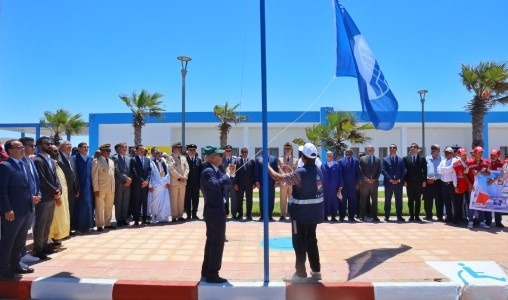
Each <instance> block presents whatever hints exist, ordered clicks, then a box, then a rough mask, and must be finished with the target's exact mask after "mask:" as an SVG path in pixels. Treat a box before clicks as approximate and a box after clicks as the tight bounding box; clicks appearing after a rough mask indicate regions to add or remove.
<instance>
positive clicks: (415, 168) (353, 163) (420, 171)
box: [321, 143, 504, 228]
mask: <svg viewBox="0 0 508 300" xmlns="http://www.w3.org/2000/svg"><path fill="white" fill-rule="evenodd" d="M374 151H375V149H374V146H372V145H369V146H368V147H367V153H365V154H363V155H361V157H360V158H359V159H358V158H354V157H352V154H353V151H352V150H351V149H347V150H346V151H345V157H344V158H341V159H339V160H338V161H335V160H334V157H333V153H332V152H328V153H327V154H326V161H325V162H323V164H322V166H321V170H322V172H323V178H324V181H323V186H324V202H325V220H328V217H331V221H345V216H346V208H347V212H348V221H349V222H357V217H358V219H360V220H361V221H364V222H379V221H380V219H379V218H378V215H377V213H378V188H379V178H380V175H381V174H383V185H384V189H385V203H384V220H385V221H387V222H388V221H390V215H391V208H392V205H391V202H392V197H394V198H395V212H396V220H397V222H405V221H406V219H405V218H404V217H402V206H403V205H402V196H403V187H406V192H407V199H408V208H409V221H410V222H422V219H421V218H420V211H421V202H422V196H423V203H424V213H425V217H424V219H425V220H427V221H435V219H433V208H434V207H435V211H436V215H437V221H442V222H447V223H455V224H456V225H466V226H467V227H468V228H473V226H475V225H477V226H479V227H481V228H490V226H491V223H492V213H490V212H483V211H475V210H472V209H469V204H470V198H471V197H470V194H471V192H472V191H473V189H474V188H473V184H474V181H475V176H477V175H478V174H488V173H489V171H491V170H501V169H502V168H503V164H504V162H503V161H501V159H500V151H499V150H497V149H494V150H492V151H491V153H490V159H485V158H483V149H482V148H481V147H475V148H474V149H473V151H471V155H472V157H471V158H469V159H468V155H467V151H466V150H465V149H464V148H459V147H456V148H455V149H454V148H452V147H446V148H445V149H444V151H443V155H441V152H440V147H439V145H432V147H431V154H430V155H428V156H427V157H423V156H421V155H420V149H419V147H418V145H417V144H416V143H412V144H411V146H410V150H409V153H408V155H407V156H405V157H400V156H398V155H397V146H396V145H394V144H391V145H390V147H389V155H387V156H386V157H384V158H379V157H376V156H375V155H374ZM337 214H338V216H339V220H337ZM494 216H495V225H496V226H497V227H504V225H503V224H502V222H501V214H500V213H495V214H494Z"/></svg>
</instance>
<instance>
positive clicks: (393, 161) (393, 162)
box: [391, 156, 395, 165]
mask: <svg viewBox="0 0 508 300" xmlns="http://www.w3.org/2000/svg"><path fill="white" fill-rule="evenodd" d="M391 160H392V165H394V164H395V157H393V156H392V158H391Z"/></svg>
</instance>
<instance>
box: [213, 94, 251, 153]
mask: <svg viewBox="0 0 508 300" xmlns="http://www.w3.org/2000/svg"><path fill="white" fill-rule="evenodd" d="M239 105H240V104H237V105H235V106H233V107H232V108H230V107H229V106H228V102H227V101H226V105H224V106H222V105H215V106H214V108H213V114H214V115H215V116H216V117H217V119H219V121H220V124H219V125H218V126H217V128H218V129H219V132H220V146H221V147H224V146H226V145H227V144H228V133H229V130H230V129H231V124H230V123H235V125H236V124H238V123H239V122H241V121H246V120H247V116H242V115H239V114H237V113H236V112H235V109H236V108H237V107H238V106H239Z"/></svg>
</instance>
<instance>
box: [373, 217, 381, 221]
mask: <svg viewBox="0 0 508 300" xmlns="http://www.w3.org/2000/svg"><path fill="white" fill-rule="evenodd" d="M372 221H374V222H381V220H380V219H379V218H378V217H375V218H373V219H372Z"/></svg>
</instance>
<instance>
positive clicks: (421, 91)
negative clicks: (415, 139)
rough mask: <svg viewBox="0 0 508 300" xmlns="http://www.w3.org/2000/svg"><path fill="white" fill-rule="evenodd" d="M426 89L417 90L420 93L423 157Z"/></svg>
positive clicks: (423, 147)
mask: <svg viewBox="0 0 508 300" xmlns="http://www.w3.org/2000/svg"><path fill="white" fill-rule="evenodd" d="M427 92H428V91H427V90H419V91H418V94H420V101H421V102H422V149H423V153H422V154H423V156H424V157H425V152H426V151H425V114H424V112H425V109H424V104H425V94H427Z"/></svg>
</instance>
